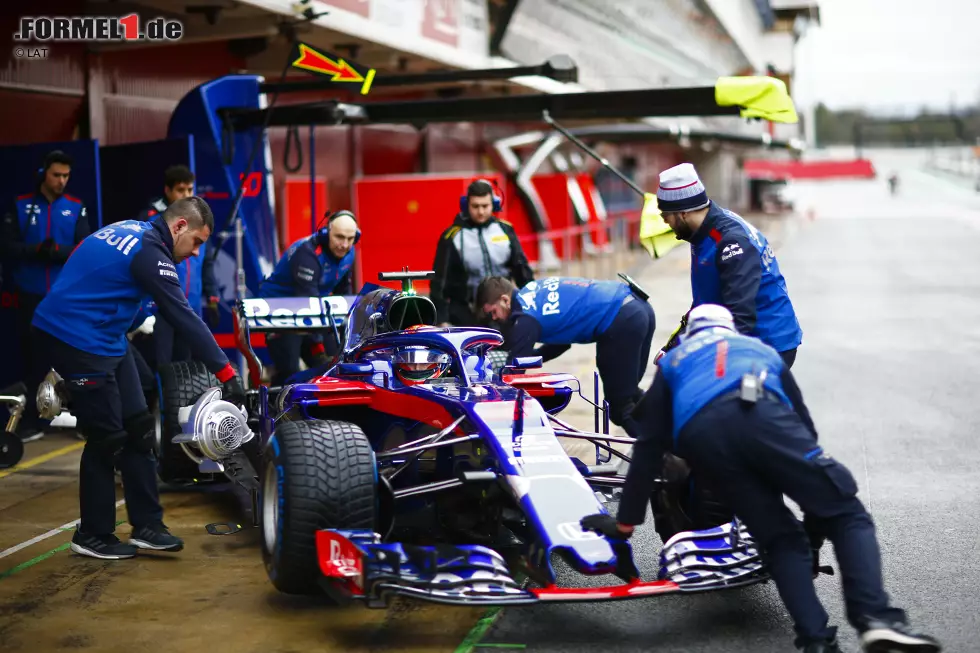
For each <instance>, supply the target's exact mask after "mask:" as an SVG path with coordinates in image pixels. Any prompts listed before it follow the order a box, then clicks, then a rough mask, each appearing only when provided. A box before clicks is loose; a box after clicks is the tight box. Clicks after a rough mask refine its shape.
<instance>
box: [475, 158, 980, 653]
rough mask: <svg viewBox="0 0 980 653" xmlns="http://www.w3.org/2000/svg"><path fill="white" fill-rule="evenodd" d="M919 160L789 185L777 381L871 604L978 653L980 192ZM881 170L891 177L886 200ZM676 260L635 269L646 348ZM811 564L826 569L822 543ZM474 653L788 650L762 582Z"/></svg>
mask: <svg viewBox="0 0 980 653" xmlns="http://www.w3.org/2000/svg"><path fill="white" fill-rule="evenodd" d="M923 157H924V155H919V154H914V153H912V154H908V153H901V152H899V153H889V152H879V153H875V155H873V160H874V162H875V165H876V167H877V169H878V171H879V179H877V180H873V181H857V180H855V181H850V180H841V181H823V182H812V183H809V184H800V185H799V187H798V188H797V191H796V192H797V207H798V209H800V210H799V211H798V215H796V216H794V217H791V218H787V219H785V220H780V221H776V222H770V221H765V224H764V225H762V226H763V228H764V229H765V230H766V233H767V234H772V235H770V239H771V240H773V241H775V244H776V247H777V257H778V260H779V264H780V266H781V268H782V271H783V274H784V275H785V277H786V279H787V283H788V287H789V291H790V294H791V298H792V300H793V303H794V305H795V307H796V310H797V313H798V316H799V319H800V322H801V324H802V327H803V331H804V338H803V339H804V342H803V345H802V347H801V348H800V352H799V357H798V359H797V362H796V365H795V366H794V368H793V371H794V373H795V375H796V377H797V379H798V381H799V383H800V384H801V387H802V390H803V394H804V397H805V399H806V401H807V403H808V406H809V408H810V411H811V413H812V414H813V417H814V419H815V421H816V425H817V428H818V431H819V433H820V438H821V443H822V444H823V445H824V447H825V448H826V449H827V450H828V452H829V453H831V455H833V456H834V457H836V458H837V459H838V460H840V461H841V462H843V463H844V464H845V465H847V466H848V467H849V468H850V470H851V471H852V473H853V474H854V476H855V478H856V479H857V481H858V485H859V487H860V495H859V496H860V497H861V499H862V500H863V501H864V502H865V505H866V506H868V508H869V509H870V511H871V513H872V516H873V517H874V520H875V523H876V527H877V532H878V538H879V542H880V545H881V549H882V556H883V565H884V576H885V584H886V589H887V591H888V592H889V594H890V596H891V597H892V600H893V602H894V604H896V605H897V606H899V607H902V608H904V609H905V610H907V612H908V614H909V617H910V619H911V620H912V621H913V622H914V623H915V624H916V625H918V626H920V627H922V628H923V629H925V630H927V631H928V632H930V633H932V634H934V635H935V636H937V637H939V638H940V639H941V641H942V642H943V644H944V646H945V650H946V651H951V652H952V651H962V652H971V651H980V610H978V608H980V597H978V595H977V587H978V584H980V544H978V543H980V446H978V440H977V435H978V427H980V405H978V402H977V390H976V388H977V384H978V383H980V257H978V253H980V193H976V192H974V191H973V190H972V187H971V186H970V185H969V184H967V183H964V182H961V181H957V180H955V179H952V178H950V177H948V176H936V175H934V174H930V173H927V172H925V171H924V170H923V169H922V166H921V160H922V158H923ZM891 170H898V171H899V173H900V175H901V179H902V185H901V189H900V192H899V194H898V196H896V197H891V196H890V195H889V194H888V190H887V186H886V183H885V178H886V177H887V174H888V173H889V172H890V171H891ZM688 261H689V254H688V250H687V245H684V246H683V247H681V248H678V249H677V250H675V251H674V252H672V253H671V255H670V256H669V257H668V258H666V259H664V260H662V261H657V262H651V264H650V265H649V267H648V268H646V269H644V271H643V276H642V282H643V283H644V284H645V285H646V286H647V288H648V290H651V291H652V292H651V295H652V299H651V302H652V303H653V306H654V308H655V309H656V311H657V317H658V327H657V334H656V336H655V342H654V344H655V346H658V347H659V346H660V345H661V344H662V343H663V341H665V340H666V338H667V336H668V335H669V333H670V331H671V330H672V329H673V326H674V324H675V320H676V318H677V317H679V315H680V314H681V313H683V311H684V310H685V309H686V308H687V306H689V304H690V287H689V283H688V281H687V276H686V275H687V262H688ZM557 362H558V361H555V363H557ZM660 546H661V543H660V540H659V538H658V536H657V535H656V533H655V532H654V531H653V529H652V527H650V525H649V523H648V524H647V525H645V526H644V527H643V528H641V529H640V531H639V532H638V535H637V536H635V537H634V550H636V551H637V552H638V553H637V558H638V565H639V567H640V570H641V572H642V573H643V575H644V577H645V578H647V579H651V578H653V577H654V576H655V574H656V556H657V554H658V553H659V549H660ZM824 551H825V553H824V562H831V564H834V566H835V567H836V563H835V561H833V560H832V557H831V556H832V551H833V548H832V546H831V545H829V544H828V545H827V547H826V548H825V549H824ZM583 581H584V583H583V584H601V582H600V581H597V580H590V579H582V578H581V577H580V576H578V575H577V574H573V573H570V572H567V571H566V572H565V573H563V574H562V577H561V579H560V583H561V584H571V583H577V582H583ZM613 582H615V580H613ZM816 582H817V588H818V594H819V596H820V598H821V600H822V601H823V603H824V605H825V606H826V608H827V611H828V613H829V614H830V617H831V623H834V624H837V625H839V626H840V638H841V645H842V647H843V649H844V650H845V651H858V650H859V648H858V645H857V639H856V637H855V634H854V632H853V631H852V630H851V629H850V627H849V626H848V625H847V623H846V620H845V618H844V616H843V604H842V599H841V594H840V585H839V582H840V580H839V576H835V577H828V576H821V577H820V578H819V579H818V580H817V581H816ZM481 643H488V644H497V645H500V644H513V645H523V647H524V649H525V650H527V651H536V652H537V651H540V652H548V653H559V652H562V653H563V652H576V651H594V650H602V651H604V652H605V653H626V652H632V651H655V652H657V653H681V652H683V653H699V652H705V653H707V652H709V651H710V652H714V651H718V652H721V651H751V652H753V653H769V652H777V651H793V650H795V649H794V647H793V630H792V623H791V622H790V620H789V618H788V616H787V615H786V612H785V609H784V608H783V607H782V604H781V603H780V601H779V597H778V595H777V594H776V590H775V588H774V586H773V585H772V584H766V585H760V586H754V587H750V588H745V589H741V590H731V591H728V592H718V593H711V594H703V595H698V596H680V597H674V596H668V597H662V598H649V599H640V600H633V601H621V602H612V603H592V604H559V605H543V606H533V607H527V608H520V609H517V608H514V609H507V610H504V611H503V612H502V613H501V614H500V616H499V617H498V619H497V620H496V622H495V623H494V625H493V627H492V628H491V629H490V630H489V631H488V632H487V634H486V635H485V636H484V637H483V638H482V640H481ZM476 650H477V651H491V650H497V651H499V650H506V649H501V648H499V647H496V646H495V647H493V648H490V647H486V648H482V647H478V648H477V649H476Z"/></svg>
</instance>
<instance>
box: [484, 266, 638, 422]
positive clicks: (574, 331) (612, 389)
mask: <svg viewBox="0 0 980 653" xmlns="http://www.w3.org/2000/svg"><path fill="white" fill-rule="evenodd" d="M477 302H478V305H479V306H481V307H482V308H483V311H484V313H486V314H487V315H490V316H491V317H492V318H493V319H494V320H499V321H509V323H510V350H509V352H508V361H507V362H508V364H510V363H511V362H512V361H513V360H514V359H515V358H520V357H522V356H532V355H534V356H541V357H542V359H543V360H545V361H548V360H551V359H553V358H556V357H558V356H560V355H561V354H562V353H564V352H565V351H567V350H568V349H569V348H570V347H571V345H572V344H573V343H580V344H585V343H590V342H594V343H595V344H596V367H598V369H599V377H600V378H601V379H602V387H603V390H604V394H605V396H606V400H607V401H608V402H609V419H610V420H611V421H612V423H613V424H616V425H617V426H622V427H623V428H624V429H625V430H626V431H627V433H632V430H631V427H630V419H629V414H630V412H631V411H632V410H633V407H634V405H635V404H636V402H637V401H639V399H640V397H642V396H643V391H642V390H641V389H640V387H639V385H640V380H641V379H642V378H643V374H644V372H645V371H646V368H647V361H648V360H649V358H650V343H651V342H652V340H653V332H654V328H655V327H656V318H655V316H654V313H653V307H651V306H650V304H649V303H647V301H646V297H645V294H644V293H642V291H639V289H634V288H632V287H631V286H629V285H627V284H625V283H622V282H619V281H597V280H594V279H578V278H568V277H551V278H548V279H545V280H543V281H532V282H530V283H528V284H526V285H525V286H524V287H523V288H520V289H518V288H517V287H516V286H515V285H514V283H513V282H512V281H511V280H510V279H507V278H504V277H488V278H487V279H485V280H484V281H483V282H482V283H481V284H480V286H479V288H478V289H477ZM538 342H541V343H544V344H543V345H542V346H541V347H539V348H537V349H535V347H534V346H535V343H538Z"/></svg>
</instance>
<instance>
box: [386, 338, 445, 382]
mask: <svg viewBox="0 0 980 653" xmlns="http://www.w3.org/2000/svg"><path fill="white" fill-rule="evenodd" d="M451 363H452V359H451V358H450V357H449V354H447V353H446V352H444V351H439V350H438V349H432V348H431V347H426V346H424V345H409V346H407V347H401V348H399V349H398V350H396V351H395V354H394V356H393V357H392V360H391V365H392V367H394V368H395V376H397V377H398V379H399V380H400V381H401V382H402V383H404V384H406V385H418V384H420V383H425V382H427V381H431V380H432V379H437V378H439V377H440V376H442V375H443V374H445V373H446V371H447V370H448V369H449V366H450V365H451Z"/></svg>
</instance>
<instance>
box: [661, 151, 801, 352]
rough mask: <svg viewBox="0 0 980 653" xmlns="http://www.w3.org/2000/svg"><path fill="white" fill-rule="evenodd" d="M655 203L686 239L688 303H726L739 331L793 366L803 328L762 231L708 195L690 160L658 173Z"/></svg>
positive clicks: (675, 230)
mask: <svg viewBox="0 0 980 653" xmlns="http://www.w3.org/2000/svg"><path fill="white" fill-rule="evenodd" d="M657 203H658V206H659V208H660V211H661V213H662V214H663V218H664V221H665V222H666V223H667V224H668V226H670V228H671V229H673V230H674V234H675V235H676V236H677V238H679V239H680V240H686V241H689V242H690V243H691V294H692V295H693V299H694V301H693V303H692V304H691V307H692V308H693V307H695V306H700V305H702V304H720V305H721V306H724V307H726V308H727V309H728V310H729V311H731V313H732V315H734V316H735V328H737V329H738V331H739V333H744V334H745V335H749V336H755V337H757V338H759V339H760V340H762V341H763V342H764V343H766V344H767V345H769V346H770V347H772V348H773V349H775V350H776V351H778V352H779V355H780V356H782V358H783V360H784V361H786V364H787V365H789V366H790V367H792V366H793V361H795V360H796V350H797V347H799V346H800V343H802V342H803V331H802V329H800V323H799V322H798V321H797V319H796V312H795V311H794V310H793V303H792V302H791V301H790V299H789V292H788V291H787V290H786V281H785V279H783V275H782V274H781V273H780V271H779V263H778V262H777V261H776V255H775V254H774V253H773V251H772V246H771V245H770V244H769V242H768V241H767V240H766V237H765V236H764V235H762V233H761V232H760V231H759V230H758V229H756V228H755V227H753V226H752V225H750V224H749V223H748V222H746V221H745V220H744V219H743V218H742V217H741V216H739V215H737V214H736V213H733V212H731V211H729V210H728V209H724V208H722V207H720V206H718V205H717V204H715V203H714V202H713V201H711V200H709V199H708V195H707V192H706V191H705V188H704V185H703V184H702V183H701V179H699V178H698V173H697V171H696V170H695V169H694V166H693V165H691V164H690V163H682V164H680V165H678V166H675V167H673V168H670V169H669V170H665V171H664V172H662V173H660V186H659V188H658V189H657ZM670 346H672V343H668V346H667V347H665V349H669V348H670ZM658 358H659V355H658Z"/></svg>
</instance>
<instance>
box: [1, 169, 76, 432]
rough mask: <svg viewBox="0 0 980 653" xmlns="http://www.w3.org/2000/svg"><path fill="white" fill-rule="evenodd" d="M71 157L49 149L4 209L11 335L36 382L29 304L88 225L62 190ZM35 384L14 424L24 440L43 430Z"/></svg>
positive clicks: (3, 240) (34, 302)
mask: <svg viewBox="0 0 980 653" xmlns="http://www.w3.org/2000/svg"><path fill="white" fill-rule="evenodd" d="M71 169H72V158H71V157H70V156H68V155H67V154H65V153H64V152H62V151H60V150H55V151H53V152H49V153H48V154H47V156H45V157H44V161H43V162H42V164H41V167H40V168H39V169H38V171H37V184H36V186H35V188H34V192H32V193H27V194H25V195H21V196H19V197H18V198H16V200H15V201H14V202H13V204H12V206H11V208H10V210H8V211H7V213H5V214H4V217H3V225H2V234H0V251H2V253H3V257H4V259H5V260H6V261H7V262H8V263H9V264H10V265H11V271H12V272H13V274H12V278H13V282H14V288H15V289H16V290H17V295H18V304H17V341H18V343H19V347H20V351H21V352H22V353H21V355H22V356H23V360H24V372H25V375H26V377H27V378H28V379H32V378H36V379H37V380H38V382H40V380H41V379H42V378H44V375H45V374H46V373H47V371H48V370H47V369H43V370H41V369H35V368H36V367H37V366H38V365H40V363H39V360H38V358H39V357H38V356H37V355H35V354H36V352H34V351H33V350H32V348H31V319H32V318H33V317H34V310H35V309H36V308H37V305H38V304H39V303H40V302H41V300H42V299H44V296H45V295H47V294H48V292H49V291H50V290H51V287H52V285H53V284H54V283H55V281H57V279H58V275H59V274H60V273H61V269H62V267H64V265H65V261H67V260H68V255H69V254H71V251H72V250H73V249H74V248H75V245H77V244H78V243H80V242H81V241H82V239H83V238H85V236H87V235H88V234H89V232H90V231H91V227H90V226H89V221H88V215H87V212H86V210H85V205H84V204H83V203H82V201H81V200H80V199H78V198H77V197H72V196H71V195H68V194H67V193H65V187H66V186H67V184H68V179H69V178H70V177H71ZM36 395H37V386H36V385H31V384H30V383H28V392H27V405H26V406H25V408H24V414H23V416H22V417H21V420H20V425H19V426H18V428H17V431H18V433H17V435H18V436H20V437H21V439H22V440H23V441H25V442H29V441H31V440H37V439H39V438H41V437H43V436H44V433H43V431H42V430H41V423H40V421H39V417H38V414H37V396H36Z"/></svg>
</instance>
